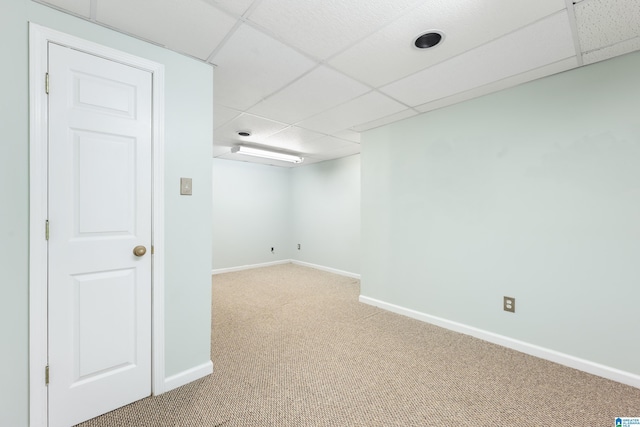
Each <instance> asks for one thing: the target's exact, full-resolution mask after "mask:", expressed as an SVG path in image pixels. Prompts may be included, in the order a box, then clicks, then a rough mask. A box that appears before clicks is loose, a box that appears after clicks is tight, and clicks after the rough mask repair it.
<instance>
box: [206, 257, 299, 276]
mask: <svg viewBox="0 0 640 427" xmlns="http://www.w3.org/2000/svg"><path fill="white" fill-rule="evenodd" d="M289 263H291V260H290V259H281V260H278V261H270V262H263V263H261V264H249V265H239V266H237V267H227V268H214V269H213V270H211V274H222V273H232V272H234V271H243V270H251V269H252V268H260V267H270V266H272V265H280V264H289Z"/></svg>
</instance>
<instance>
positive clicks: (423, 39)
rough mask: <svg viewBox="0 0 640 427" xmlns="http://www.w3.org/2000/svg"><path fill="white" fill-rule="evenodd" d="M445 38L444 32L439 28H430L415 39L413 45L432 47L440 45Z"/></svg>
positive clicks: (424, 47) (421, 47) (420, 47)
mask: <svg viewBox="0 0 640 427" xmlns="http://www.w3.org/2000/svg"><path fill="white" fill-rule="evenodd" d="M443 39H444V33H442V32H441V31H437V30H430V31H427V32H426V33H422V34H420V35H419V36H418V37H416V38H415V39H414V40H413V45H414V46H415V47H416V48H418V49H431V48H433V47H436V46H437V45H439V44H440V43H441V42H442V40H443Z"/></svg>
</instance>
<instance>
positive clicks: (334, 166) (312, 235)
mask: <svg viewBox="0 0 640 427" xmlns="http://www.w3.org/2000/svg"><path fill="white" fill-rule="evenodd" d="M291 178H292V181H291V184H292V192H293V223H292V226H293V231H292V238H293V243H294V245H296V246H295V249H294V254H293V258H294V259H295V260H298V261H304V262H309V263H312V264H317V265H320V266H323V267H330V268H334V269H337V270H342V271H344V272H348V273H354V274H359V273H360V155H355V156H349V157H344V158H341V159H337V160H332V161H326V162H321V163H315V164H310V165H308V166H304V167H299V168H295V169H292V170H291ZM298 243H300V245H301V246H300V247H301V249H300V250H297V244H298Z"/></svg>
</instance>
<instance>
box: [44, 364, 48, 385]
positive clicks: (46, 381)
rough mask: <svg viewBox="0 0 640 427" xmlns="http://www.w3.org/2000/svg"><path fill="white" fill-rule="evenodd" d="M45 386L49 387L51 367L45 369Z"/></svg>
mask: <svg viewBox="0 0 640 427" xmlns="http://www.w3.org/2000/svg"><path fill="white" fill-rule="evenodd" d="M44 385H49V365H47V366H45V367H44Z"/></svg>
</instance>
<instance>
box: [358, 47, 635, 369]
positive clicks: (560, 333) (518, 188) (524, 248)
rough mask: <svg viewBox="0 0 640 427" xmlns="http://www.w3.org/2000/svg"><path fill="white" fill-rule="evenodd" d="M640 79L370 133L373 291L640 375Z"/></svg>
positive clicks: (367, 204)
mask: <svg viewBox="0 0 640 427" xmlns="http://www.w3.org/2000/svg"><path fill="white" fill-rule="evenodd" d="M638 75H640V53H635V54H631V55H627V56H624V57H619V58H616V59H613V60H610V61H606V62H602V63H599V64H595V65H591V66H588V67H583V68H580V69H577V70H574V71H570V72H566V73H563V74H559V75H555V76H552V77H548V78H545V79H542V80H538V81H535V82H531V83H528V84H526V85H522V86H519V87H516V88H512V89H508V90H505V91H502V92H499V93H496V94H492V95H489V96H485V97H482V98H479V99H475V100H472V101H468V102H465V103H462V104H458V105H454V106H451V107H448V108H445V109H441V110H438V111H434V112H431V113H427V114H424V115H420V116H417V117H415V118H411V119H408V120H406V121H403V122H399V123H395V124H392V125H389V126H386V127H383V128H379V129H376V130H372V131H370V132H368V133H366V134H364V136H363V151H362V222H363V226H362V227H363V244H362V252H363V263H362V294H363V295H364V296H367V297H370V298H375V299H378V300H381V301H385V302H388V303H392V304H396V305H399V306H402V307H405V308H409V309H413V310H416V311H419V312H422V313H426V314H430V315H434V316H438V317H441V318H444V319H448V320H451V321H455V322H460V323H463V324H466V325H469V326H472V327H476V328H480V329H482V330H485V331H490V332H494V333H497V334H501V335H504V336H507V337H512V338H515V339H518V340H522V341H525V342H528V343H531V344H535V345H538V346H541V347H544V348H547V349H552V350H556V351H560V352H562V353H566V354H569V355H572V356H575V357H578V358H582V359H586V360H589V361H592V362H596V363H600V364H603V365H606V366H609V367H613V368H617V369H620V370H623V371H627V372H630V373H633V374H640V358H638V354H640V340H638V339H637V337H638V317H637V306H638V301H640V286H638V283H640V262H639V261H638V260H640V221H639V218H640V84H639V80H638ZM503 295H508V296H512V297H515V298H516V302H517V304H516V307H517V312H516V313H515V314H510V313H506V312H504V311H502V297H503Z"/></svg>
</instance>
